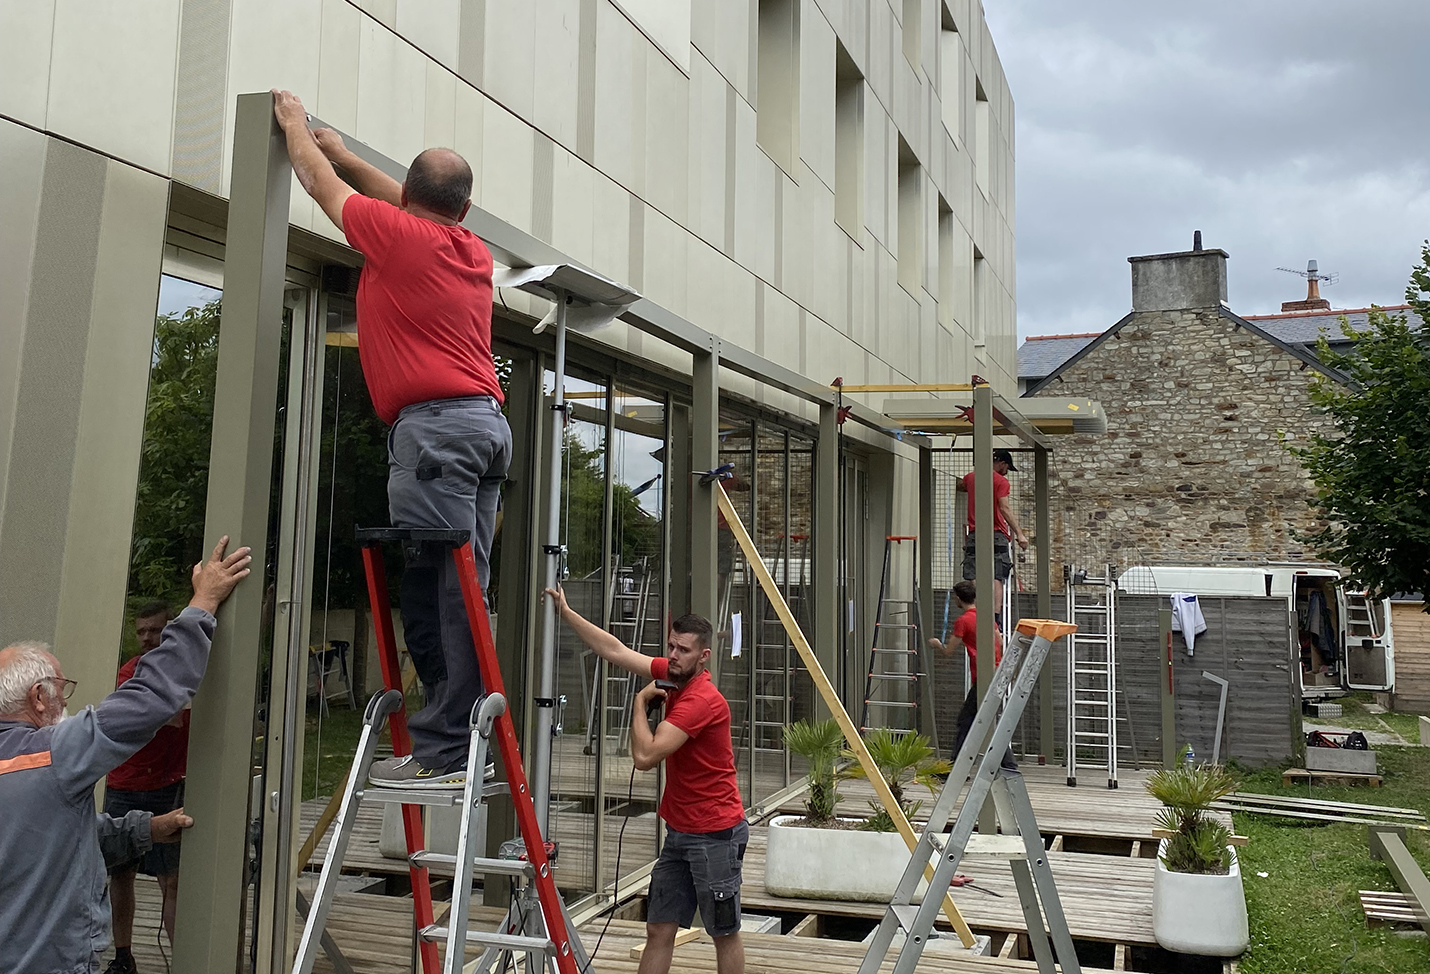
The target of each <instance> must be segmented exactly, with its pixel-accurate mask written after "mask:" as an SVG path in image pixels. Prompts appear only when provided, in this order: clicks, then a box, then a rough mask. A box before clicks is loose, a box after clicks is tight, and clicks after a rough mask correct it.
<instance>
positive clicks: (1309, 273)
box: [1281, 260, 1331, 311]
mask: <svg viewBox="0 0 1430 974" xmlns="http://www.w3.org/2000/svg"><path fill="white" fill-rule="evenodd" d="M1323 280H1325V277H1323V276H1322V275H1321V272H1320V269H1319V268H1318V267H1317V266H1316V262H1315V261H1314V260H1308V261H1306V300H1304V301H1283V302H1281V310H1282V311H1330V310H1331V302H1329V301H1327V300H1326V299H1325V298H1323V297H1321V282H1322V281H1323Z"/></svg>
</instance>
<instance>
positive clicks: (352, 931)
mask: <svg viewBox="0 0 1430 974" xmlns="http://www.w3.org/2000/svg"><path fill="white" fill-rule="evenodd" d="M136 895H137V899H138V909H137V915H136V918H135V929H134V957H135V960H136V961H137V963H138V966H139V969H140V970H141V971H150V972H152V971H163V970H164V969H165V965H164V960H163V958H162V957H161V956H160V954H159V950H158V948H157V947H156V946H155V940H154V933H155V931H156V930H157V929H158V922H159V890H158V886H157V885H156V884H155V883H153V882H148V883H146V882H142V881H141V882H140V883H139V884H138V886H137V889H136ZM471 916H472V922H473V924H474V925H475V924H478V923H480V924H483V925H487V926H495V925H496V923H497V922H498V921H499V919H500V911H499V910H495V909H492V908H488V907H476V908H474V909H473V910H472V914H471ZM604 926H605V921H593V922H591V923H588V924H587V925H586V926H584V927H582V928H581V939H582V942H583V943H584V944H585V945H586V948H587V950H593V951H596V953H595V956H594V958H593V961H592V965H591V966H592V970H593V971H599V972H601V974H636V971H637V964H638V962H637V960H636V959H635V958H633V957H632V956H631V950H632V948H634V947H637V946H639V945H640V944H642V943H644V942H645V924H644V923H640V922H637V921H632V920H612V921H611V922H610V925H609V927H608V928H607V929H605V936H604V938H603V939H601V940H600V947H599V950H597V939H598V938H600V937H601V934H602V928H603V927H604ZM411 930H412V901H411V900H409V899H405V898H401V897H393V896H376V895H372V894H367V893H342V894H339V895H338V897H337V898H336V900H335V901H334V903H333V909H332V913H331V914H330V916H329V921H328V931H329V932H330V933H331V934H332V936H333V940H334V941H336V943H337V944H338V948H339V949H340V950H342V952H343V955H344V956H345V957H346V958H347V960H348V962H349V963H350V964H351V965H352V967H353V970H354V972H355V974H408V972H409V971H410V970H411V967H410V963H411V938H412V935H411ZM741 939H742V940H743V941H744V944H745V957H746V970H749V971H752V972H755V971H758V972H761V974H855V972H856V971H857V970H858V968H859V963H860V961H862V960H863V958H864V952H865V948H864V946H863V945H862V944H859V943H855V942H852V941H847V940H835V939H816V938H813V937H808V936H796V935H783V936H781V935H777V934H746V935H745V936H743V937H742V938H741ZM112 956H113V951H112V950H110V951H107V952H106V954H105V957H104V963H106V964H107V963H108V962H109V959H110V958H111V957H112ZM469 956H471V952H469ZM892 966H893V965H892V962H890V963H887V964H885V965H884V967H883V970H884V971H889V970H891V969H892ZM314 970H315V971H316V972H319V974H332V972H333V966H332V965H331V964H330V963H329V962H328V959H327V958H326V957H325V956H324V955H323V954H322V952H321V951H320V952H319V954H318V959H317V963H316V965H314ZM671 970H673V971H681V972H687V971H689V972H700V974H706V972H712V974H713V972H714V971H715V948H714V945H713V944H711V943H710V941H709V938H708V937H706V936H705V934H704V933H703V932H702V933H701V934H700V938H699V939H697V940H694V941H692V942H690V943H687V944H683V945H681V946H680V947H677V948H676V950H675V959H674V962H673V963H672V964H671ZM1036 970H1037V965H1036V964H1034V963H1033V962H1032V961H1027V960H1014V959H1012V958H1007V957H967V956H959V955H956V954H955V955H947V954H937V955H935V954H934V953H933V952H932V951H930V952H929V953H928V954H926V955H925V956H924V958H923V960H922V961H921V963H920V964H919V967H918V971H919V972H921V974H935V972H946V974H1031V972H1035V971H1036ZM1083 970H1084V971H1087V972H1089V974H1103V970H1104V969H1101V968H1091V967H1087V966H1084V967H1083Z"/></svg>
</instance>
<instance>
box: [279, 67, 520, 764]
mask: <svg viewBox="0 0 1430 974" xmlns="http://www.w3.org/2000/svg"><path fill="white" fill-rule="evenodd" d="M273 95H274V103H273V105H274V114H275V116H276V117H277V119H278V124H279V125H280V126H281V127H282V128H283V133H284V135H285V136H286V137H287V141H288V157H289V159H290V160H292V163H293V171H294V173H295V174H296V175H297V177H298V181H299V182H300V183H301V184H302V186H303V189H305V190H306V191H307V193H308V195H309V196H311V197H313V199H314V200H316V201H317V203H318V205H319V206H320V207H322V209H323V212H324V213H326V214H327V216H328V219H330V220H332V221H333V223H334V224H335V225H337V227H338V228H339V229H340V230H342V231H343V234H344V235H345V236H346V237H347V240H348V243H350V244H351V245H352V246H353V247H354V248H355V249H357V250H358V251H360V252H361V253H362V255H363V258H364V262H363V268H362V276H361V277H360V278H359V280H358V292H357V319H358V322H357V327H358V354H359V357H360V359H361V361H362V372H363V379H364V380H365V381H366V382H367V388H368V392H369V393H370V394H371V396H372V405H373V408H374V409H376V410H377V415H378V417H379V418H380V419H382V421H383V422H385V423H388V424H390V425H391V426H392V430H391V432H390V433H389V434H388V437H387V465H388V479H387V502H388V513H389V515H390V517H391V519H392V524H393V526H394V527H399V528H446V529H453V528H455V529H460V530H463V531H466V532H467V533H468V537H470V539H471V543H472V555H473V557H474V558H475V560H476V567H477V580H478V581H479V582H480V583H481V585H482V589H483V591H485V590H486V588H487V583H488V582H489V581H490V580H491V570H490V564H489V562H490V557H491V547H492V537H493V535H494V534H495V531H496V518H497V506H498V500H499V496H500V492H501V485H502V482H503V481H504V480H506V472H507V467H508V465H509V464H510V462H511V428H510V427H509V426H508V425H507V422H506V418H505V417H504V416H503V415H502V411H501V407H502V390H501V385H500V384H499V382H498V380H497V373H496V365H495V363H494V362H493V360H492V255H491V252H490V251H489V250H487V247H486V245H485V244H484V243H482V241H481V240H480V239H479V238H478V237H477V236H476V234H474V233H472V232H471V231H470V230H468V229H466V228H465V227H463V226H462V225H461V221H462V218H463V217H465V216H466V214H467V210H468V209H469V208H470V207H471V205H472V198H471V197H472V170H471V167H470V166H468V165H467V162H466V160H465V159H463V158H462V157H461V156H460V155H458V154H457V153H455V152H453V151H452V150H451V149H427V150H424V151H423V152H421V153H419V154H418V156H417V158H416V159H414V160H412V165H411V166H410V167H409V168H408V170H407V179H406V181H405V182H402V183H399V182H397V180H395V179H393V178H392V177H391V176H389V175H387V174H386V173H384V172H382V171H381V170H380V169H378V168H376V167H375V166H372V165H370V164H368V163H367V162H364V161H363V160H362V159H360V158H359V157H358V156H357V155H355V154H354V153H352V152H350V151H349V150H348V149H347V147H346V146H345V145H344V144H343V140H342V138H341V137H340V136H339V135H338V134H337V133H336V132H334V131H332V130H331V129H319V130H318V131H316V132H313V131H310V130H309V128H308V118H307V115H306V113H305V112H304V111H303V103H302V102H300V101H299V100H298V99H297V98H296V97H295V96H294V95H292V94H291V93H289V92H286V91H275V92H274V93H273ZM335 166H336V167H337V169H340V170H342V172H343V173H344V174H345V175H346V176H347V177H348V179H350V180H351V181H352V182H353V183H354V184H355V185H356V186H357V188H358V191H357V192H355V191H354V190H353V188H352V186H349V185H348V183H346V182H344V181H343V180H342V179H341V178H339V176H338V174H337V172H336V171H335V170H334V167H335ZM405 554H406V566H405V569H404V571H403V574H402V628H403V634H404V636H405V639H406V642H407V650H408V652H409V653H410V654H411V656H412V662H413V665H414V666H415V667H416V670H417V675H418V676H419V677H420V678H421V679H422V685H423V689H424V690H425V691H426V699H427V704H426V706H424V707H423V708H422V710H421V711H420V712H418V713H417V714H414V715H413V716H412V717H411V718H410V719H409V720H408V722H407V726H408V728H409V729H410V730H411V732H412V753H411V754H410V755H407V756H406V757H394V758H389V759H387V760H385V761H379V762H377V763H376V764H374V765H373V766H372V771H371V774H370V778H371V780H372V781H373V783H375V784H379V785H388V786H392V787H400V788H459V787H461V786H462V784H463V783H464V782H465V781H466V774H467V767H466V765H467V746H468V738H469V732H470V730H469V723H470V720H471V713H472V706H473V705H474V704H475V703H476V702H477V698H478V697H480V696H481V694H482V675H481V670H480V668H479V667H478V665H477V656H476V651H475V649H474V647H473V644H472V632H471V626H470V625H469V624H468V622H467V613H466V607H465V605H464V604H463V601H462V591H461V586H460V584H459V582H458V579H457V572H456V570H455V567H454V566H453V564H452V559H451V556H450V554H449V552H448V550H447V549H446V548H445V547H439V546H431V547H427V546H408V547H407V548H406V550H405ZM473 770H474V772H475V773H485V775H486V776H487V777H491V774H492V768H491V766H490V765H488V767H487V768H486V769H484V772H483V770H478V769H473Z"/></svg>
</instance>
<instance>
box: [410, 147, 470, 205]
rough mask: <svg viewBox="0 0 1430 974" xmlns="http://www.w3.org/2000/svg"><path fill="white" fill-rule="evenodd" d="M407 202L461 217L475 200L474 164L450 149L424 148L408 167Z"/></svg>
mask: <svg viewBox="0 0 1430 974" xmlns="http://www.w3.org/2000/svg"><path fill="white" fill-rule="evenodd" d="M402 189H403V196H404V199H405V201H406V202H408V203H416V204H417V205H418V206H421V207H424V208H426V209H429V210H431V211H432V212H434V213H437V214H439V215H441V216H445V217H448V218H450V219H453V220H460V219H461V218H462V217H463V216H464V215H465V214H466V212H467V206H468V204H470V203H471V201H472V167H471V166H469V165H467V160H465V159H463V158H462V157H461V156H460V155H458V154H457V153H455V152H453V151H452V150H451V149H424V150H423V151H421V152H419V153H418V154H417V158H416V159H413V160H412V165H411V166H409V167H408V169H407V181H406V182H405V183H403V184H402Z"/></svg>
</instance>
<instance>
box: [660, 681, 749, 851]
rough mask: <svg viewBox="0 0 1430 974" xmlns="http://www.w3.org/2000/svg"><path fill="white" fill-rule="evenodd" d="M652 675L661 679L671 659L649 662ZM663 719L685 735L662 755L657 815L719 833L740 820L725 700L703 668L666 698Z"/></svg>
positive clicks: (683, 827)
mask: <svg viewBox="0 0 1430 974" xmlns="http://www.w3.org/2000/svg"><path fill="white" fill-rule="evenodd" d="M650 672H651V676H653V677H655V678H656V679H657V680H664V679H666V676H667V674H668V673H669V672H670V660H668V659H666V658H665V657H664V656H658V657H656V658H655V659H653V660H651V661H650ZM665 720H666V721H668V722H670V723H671V724H674V725H675V726H676V727H679V728H680V729H681V730H683V731H685V733H686V734H688V735H690V740H688V741H686V742H685V743H684V744H682V745H681V746H680V749H679V750H677V751H676V752H675V753H674V754H672V755H671V756H670V757H668V758H666V759H665V795H664V796H663V797H662V798H661V800H660V817H661V818H663V819H665V824H666V825H669V826H670V827H671V828H673V829H676V830H677V831H680V832H694V833H697V834H698V833H702V832H720V831H722V830H724V829H728V828H733V827H734V826H736V825H738V824H739V823H740V822H742V821H744V819H745V804H744V802H743V801H741V800H740V780H739V778H738V777H737V776H736V774H735V751H734V748H733V746H732V745H731V743H730V705H729V704H728V703H726V701H725V698H724V696H722V695H721V693H720V691H719V690H718V689H717V688H716V686H715V683H714V681H712V680H711V679H710V672H709V671H708V670H706V671H704V672H702V673H701V674H700V675H699V676H697V677H695V679H693V680H691V681H690V682H689V683H687V684H686V685H685V686H683V687H681V688H680V689H679V690H672V691H670V692H669V693H667V694H666V697H665Z"/></svg>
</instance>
